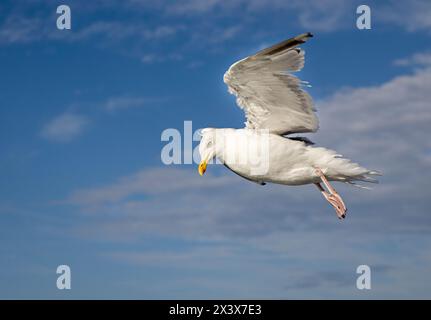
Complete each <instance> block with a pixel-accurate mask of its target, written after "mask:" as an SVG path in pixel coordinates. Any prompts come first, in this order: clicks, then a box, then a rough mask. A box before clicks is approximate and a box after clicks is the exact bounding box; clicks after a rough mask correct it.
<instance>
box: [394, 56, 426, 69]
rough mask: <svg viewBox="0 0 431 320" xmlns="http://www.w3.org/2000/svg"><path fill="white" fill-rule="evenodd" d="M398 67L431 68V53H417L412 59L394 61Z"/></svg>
mask: <svg viewBox="0 0 431 320" xmlns="http://www.w3.org/2000/svg"><path fill="white" fill-rule="evenodd" d="M394 65H396V66H403V67H408V66H431V52H419V53H415V54H414V55H412V56H411V57H408V58H402V59H397V60H395V61H394Z"/></svg>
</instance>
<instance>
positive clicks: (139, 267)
mask: <svg viewBox="0 0 431 320" xmlns="http://www.w3.org/2000/svg"><path fill="white" fill-rule="evenodd" d="M63 3H65V4H67V5H69V6H70V8H71V11H72V29H71V30H62V31H60V30H58V29H57V28H56V18H57V15H56V8H57V6H58V5H60V4H63ZM359 4H362V1H335V0H324V1H297V0H294V1H281V0H268V1H263V0H262V1H258V0H250V1H245V0H233V1H217V0H208V1H197V0H185V1H168V0H161V1H139V0H127V1H91V2H89V1H66V2H63V1H62V2H59V1H19V2H17V1H2V2H1V3H0V70H1V75H2V76H1V77H0V97H1V103H0V177H1V179H0V257H1V263H0V297H1V298H38V299H39V298H56V299H57V298H58V299H69V298H132V299H136V298H143V299H152V298H355V299H356V298H357V299H367V298H430V291H431V282H430V274H429V270H431V256H430V255H429V252H431V250H430V249H431V238H430V236H429V234H430V231H431V216H430V212H429V208H430V205H431V202H430V201H431V200H430V198H429V195H430V192H429V190H430V187H431V184H430V182H429V180H428V179H427V177H428V176H429V174H428V173H429V172H430V169H431V144H430V142H429V139H428V138H427V137H428V136H429V134H430V133H431V132H430V131H431V129H430V128H431V127H430V123H431V110H430V106H429V101H430V100H431V91H430V90H429V88H430V85H431V48H430V45H429V43H430V40H431V39H430V38H431V19H430V17H431V3H430V2H429V1H409V2H407V1H406V2H403V3H401V2H400V1H378V2H377V1H376V2H374V1H369V2H367V3H366V4H368V5H369V6H370V7H371V15H372V29H371V30H358V29H357V28H356V17H357V15H356V7H357V6H358V5H359ZM307 31H310V32H312V33H314V35H315V37H314V38H313V39H311V40H310V41H309V42H308V43H307V44H305V45H304V46H303V48H304V49H305V51H306V64H305V68H304V69H303V70H302V71H301V72H300V73H299V74H298V75H299V76H300V77H301V79H303V80H307V81H310V82H311V84H312V85H313V87H312V88H310V89H308V91H309V92H310V94H311V95H312V96H313V98H314V100H315V103H316V106H317V108H318V116H319V118H320V122H321V130H320V131H319V132H318V133H317V134H315V135H311V136H310V138H312V139H313V140H314V141H315V142H316V143H318V144H319V145H323V146H327V147H331V148H333V149H335V150H337V151H338V152H339V153H341V154H343V155H345V156H347V157H350V158H352V159H354V160H355V161H357V162H359V163H361V164H363V165H364V166H366V167H370V168H372V169H377V170H379V171H382V172H383V173H384V176H383V177H382V178H381V184H379V185H377V186H376V187H375V188H374V189H373V191H367V190H359V189H356V188H352V187H348V186H342V185H340V186H338V188H337V189H338V190H339V191H340V193H341V194H342V195H343V197H344V200H345V201H346V203H347V205H348V207H349V214H348V217H347V219H346V220H345V221H343V222H340V221H338V219H336V217H335V214H334V212H333V210H332V208H331V207H330V206H328V204H327V203H326V202H325V201H324V200H323V199H322V197H321V195H320V194H319V193H318V192H317V191H316V190H315V188H314V187H313V186H304V187H297V188H293V187H283V186H275V185H267V186H265V187H260V186H257V185H254V184H251V183H249V182H247V181H245V180H241V179H239V178H238V177H237V176H236V175H234V174H232V173H231V172H228V171H227V170H225V168H223V167H222V168H219V167H215V166H211V167H210V168H209V170H208V174H207V175H206V176H205V177H203V178H202V177H199V176H198V174H197V171H196V167H195V166H194V165H176V166H166V165H164V164H163V163H162V162H161V159H160V152H161V149H162V148H163V146H164V145H165V142H162V141H161V140H160V135H161V133H162V131H163V130H165V129H167V128H176V129H178V130H180V131H182V128H183V122H184V121H185V120H191V121H193V128H194V129H198V128H203V127H242V125H243V122H244V117H243V114H242V111H241V110H240V109H239V108H237V107H236V106H235V99H234V97H233V96H231V95H229V94H228V93H227V88H226V87H225V85H224V83H223V81H222V77H223V73H224V72H225V71H226V70H227V68H228V67H229V66H230V64H232V63H233V62H235V61H236V60H238V59H240V58H242V57H244V56H247V55H249V54H252V53H254V52H255V51H257V50H258V49H261V48H263V47H265V46H266V45H270V44H273V43H275V42H277V41H280V40H283V39H285V38H288V37H291V36H294V35H297V34H300V33H303V32H307ZM60 264H67V265H69V266H70V267H71V269H72V290H70V291H59V290H57V288H56V286H55V284H56V278H57V275H56V273H55V271H56V268H57V266H58V265H60ZM360 264H367V265H369V266H370V267H371V270H372V290H369V291H359V290H357V289H356V286H355V283H356V277H357V275H356V273H355V271H356V267H357V266H358V265H360Z"/></svg>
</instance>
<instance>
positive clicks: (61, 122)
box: [41, 113, 89, 142]
mask: <svg viewBox="0 0 431 320" xmlns="http://www.w3.org/2000/svg"><path fill="white" fill-rule="evenodd" d="M88 124H89V120H88V118H87V117H86V116H83V115H78V114H73V113H64V114H62V115H59V116H57V117H56V118H54V119H52V120H51V121H50V122H48V123H47V124H46V125H45V126H44V127H43V128H42V132H41V135H42V137H44V138H45V139H47V140H50V141H54V142H69V141H71V140H73V139H75V138H76V137H78V136H79V135H80V134H82V132H83V131H84V130H85V129H86V128H87V126H88Z"/></svg>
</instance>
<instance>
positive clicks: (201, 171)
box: [198, 160, 207, 176]
mask: <svg viewBox="0 0 431 320" xmlns="http://www.w3.org/2000/svg"><path fill="white" fill-rule="evenodd" d="M206 170H207V161H206V160H202V161H201V163H200V164H199V167H198V171H199V174H200V175H201V176H203V174H204V173H205V171H206Z"/></svg>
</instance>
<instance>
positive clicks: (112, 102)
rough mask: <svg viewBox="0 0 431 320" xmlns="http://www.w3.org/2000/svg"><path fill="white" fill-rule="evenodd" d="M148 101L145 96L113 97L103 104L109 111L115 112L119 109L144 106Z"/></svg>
mask: <svg viewBox="0 0 431 320" xmlns="http://www.w3.org/2000/svg"><path fill="white" fill-rule="evenodd" d="M147 102H148V99H145V98H143V97H112V98H110V99H108V100H107V101H106V102H105V103H104V104H103V108H104V109H105V110H106V111H107V112H115V111H119V110H124V109H129V108H135V107H140V106H144V105H145V104H146V103H147Z"/></svg>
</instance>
